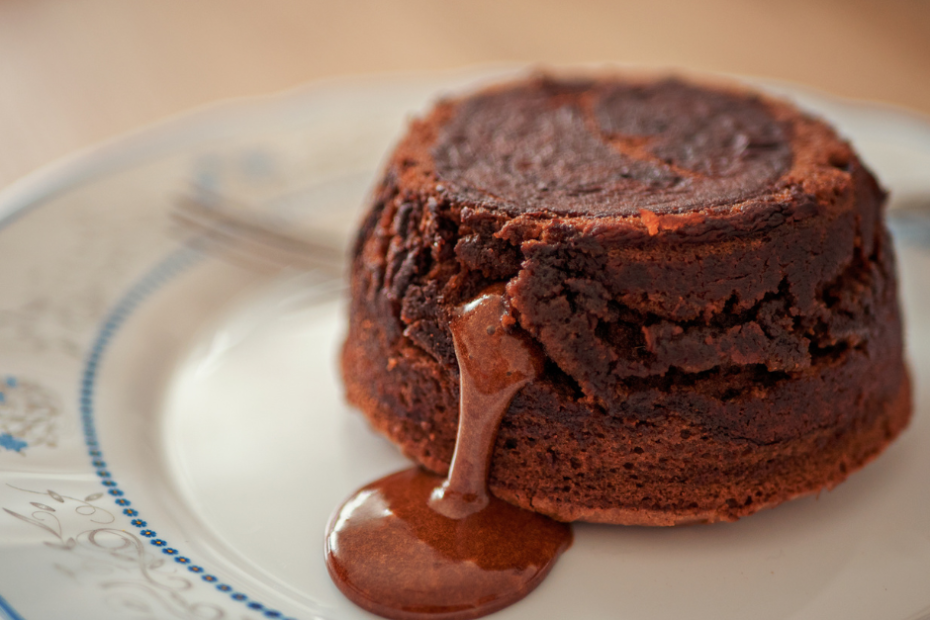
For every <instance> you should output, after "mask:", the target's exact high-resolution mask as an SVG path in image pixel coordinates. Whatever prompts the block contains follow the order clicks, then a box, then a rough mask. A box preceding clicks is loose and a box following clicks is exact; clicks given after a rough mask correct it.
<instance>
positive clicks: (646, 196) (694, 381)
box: [342, 78, 910, 525]
mask: <svg viewBox="0 0 930 620" xmlns="http://www.w3.org/2000/svg"><path fill="white" fill-rule="evenodd" d="M883 201H884V192H883V191H882V190H881V188H880V187H879V186H878V184H877V183H876V181H875V179H874V178H873V177H872V175H871V174H870V173H869V172H868V170H866V169H865V167H864V166H863V165H862V164H861V163H860V161H859V160H858V158H857V157H856V156H855V154H854V153H853V151H852V150H851V149H850V147H849V146H848V145H847V144H846V143H845V142H843V141H842V140H840V139H839V138H838V137H837V136H836V135H835V133H834V132H833V131H832V130H831V129H830V128H829V127H828V126H827V125H826V124H824V123H822V122H821V121H818V120H816V119H813V118H811V117H809V116H806V115H804V114H802V113H800V112H798V111H797V110H795V109H794V108H792V107H790V106H789V105H787V104H785V103H782V102H779V101H773V100H770V99H768V98H765V97H762V96H760V95H756V94H750V93H745V92H742V91H739V90H723V89H719V88H708V87H702V86H696V85H694V84H690V83H687V82H683V81H681V80H677V79H669V80H660V81H632V80H624V79H621V78H605V79H599V80H572V81H564V80H555V79H552V78H535V79H530V80H526V81H523V82H518V83H514V84H509V85H504V86H500V87H496V88H493V89H490V90H487V91H483V92H481V93H478V94H476V95H473V96H471V97H466V98H463V99H454V100H447V101H443V102H440V103H439V104H438V105H437V106H436V107H435V108H434V110H433V111H432V112H431V113H430V114H428V115H427V116H426V117H425V118H423V119H421V120H418V121H414V122H413V124H412V125H411V127H410V130H409V132H408V134H407V136H406V137H405V138H404V139H403V141H402V142H401V143H400V144H399V145H398V147H397V149H396V151H395V153H394V155H393V157H392V159H391V160H390V162H389V164H388V166H387V168H386V171H385V174H384V177H383V179H382V181H381V184H380V185H379V187H378V189H377V191H376V194H375V197H374V200H373V205H372V208H371V210H370V212H369V214H368V216H367V217H366V219H365V221H364V223H363V225H362V227H361V230H360V233H359V237H358V241H357V244H356V246H355V251H354V258H353V265H352V302H351V308H350V325H349V335H348V338H347V341H346V345H345V347H344V351H343V360H342V361H343V375H344V378H345V382H346V386H347V394H348V397H349V400H350V401H351V402H353V403H354V404H356V405H357V406H358V407H359V408H360V409H361V410H362V411H363V412H364V413H365V415H366V416H367V417H368V418H369V420H371V422H372V423H373V425H374V426H375V427H376V428H378V429H379V430H380V431H381V432H383V433H384V434H386V435H387V436H388V437H389V438H390V439H392V440H393V441H394V442H395V443H397V444H398V445H399V446H400V447H401V448H402V449H403V450H404V452H405V453H406V454H407V455H409V456H410V457H411V458H413V459H414V460H416V461H417V462H419V463H421V464H423V465H424V466H425V467H427V468H429V469H431V470H433V471H436V472H437V473H444V472H445V468H447V466H448V462H449V459H450V458H451V454H452V449H453V446H454V441H455V429H456V421H457V403H458V367H457V364H456V360H455V354H454V351H453V347H452V341H451V336H450V333H449V329H448V325H449V321H450V318H451V313H452V311H453V309H454V308H455V307H456V306H458V305H459V304H461V303H463V302H465V301H467V300H469V299H470V298H471V297H473V296H475V295H476V294H477V293H478V292H479V291H481V290H483V289H484V288H486V287H487V286H489V285H492V284H495V283H504V284H506V297H507V300H508V304H509V306H508V309H509V315H508V317H507V321H508V322H507V324H508V326H509V328H511V329H518V330H523V331H525V332H526V333H527V334H528V335H529V336H530V337H531V338H532V339H533V340H534V341H535V342H536V343H537V344H538V345H539V347H540V349H541V350H542V351H544V353H545V356H546V358H547V359H546V368H545V371H544V372H543V374H542V376H541V377H540V378H538V379H537V380H535V381H533V382H532V383H531V384H530V385H528V386H526V387H525V388H523V390H522V391H521V392H520V393H519V394H517V396H516V397H515V398H514V400H513V402H512V403H511V406H510V409H509V410H508V413H507V414H506V416H505V417H504V420H503V422H502V424H501V428H500V430H499V433H498V438H497V443H496V447H495V452H494V457H493V460H492V469H491V476H490V488H491V490H492V492H493V493H494V494H495V495H498V496H499V497H501V498H503V499H506V500H508V501H511V502H513V503H515V504H517V505H519V506H522V507H525V508H530V509H533V510H537V511H539V512H543V513H545V514H549V515H551V516H553V517H555V518H558V519H562V520H587V521H599V522H608V523H626V524H648V525H672V524H679V523H686V522H695V521H704V522H709V521H717V520H732V519H735V518H738V517H741V516H745V515H747V514H751V513H752V512H755V511H756V510H758V509H760V508H762V507H767V506H772V505H775V504H778V503H780V502H782V501H785V500H787V499H791V498H793V497H797V496H800V495H804V494H806V493H812V492H816V491H818V490H820V489H822V488H831V487H832V486H834V485H835V484H838V483H839V482H840V481H842V480H843V479H844V478H845V477H846V476H847V475H848V474H849V473H850V472H851V471H853V470H855V469H857V468H859V467H861V466H862V465H863V464H864V463H865V462H867V461H868V460H870V459H871V458H873V457H874V456H875V455H877V454H878V453H879V452H880V451H881V450H882V449H883V448H884V447H885V446H886V445H887V444H888V443H889V442H890V441H891V440H892V439H893V438H894V437H895V436H896V435H897V434H898V433H899V432H900V431H901V430H902V429H903V428H904V427H905V426H906V424H907V421H908V419H909V415H910V391H909V385H908V383H907V376H906V369H905V366H904V362H903V357H902V336H901V323H900V316H899V310H898V304H897V297H896V279H895V267H894V255H893V252H892V248H891V244H890V239H889V237H888V234H887V231H886V230H885V227H884V225H883V223H882V205H883Z"/></svg>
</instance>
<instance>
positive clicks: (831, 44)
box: [0, 0, 930, 189]
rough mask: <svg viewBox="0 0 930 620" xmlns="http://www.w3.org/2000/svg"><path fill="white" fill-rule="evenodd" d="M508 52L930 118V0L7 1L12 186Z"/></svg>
mask: <svg viewBox="0 0 930 620" xmlns="http://www.w3.org/2000/svg"><path fill="white" fill-rule="evenodd" d="M492 61H528V62H540V63H578V62H592V61H594V62H623V63H637V64H644V65H650V66H660V67H679V68H684V69H687V70H697V71H723V72H732V73H739V74H745V75H756V76H764V77H772V78H780V79H786V80H792V81H795V82H799V83H803V84H806V85H808V86H813V87H816V88H820V89H822V90H825V91H828V92H831V93H834V94H837V95H843V96H848V97H856V98H863V99H871V100H880V101H885V102H890V103H893V104H896V105H901V106H906V107H909V108H912V109H914V110H917V111H920V112H923V113H925V114H930V0H887V1H885V2H865V1H863V0H787V1H783V2H770V1H763V0H707V1H704V2H689V1H688V0H653V1H652V2H633V1H615V2H609V1H606V0H602V1H597V0H593V1H585V0H573V1H565V2H556V1H554V0H536V1H531V0H519V1H512V2H511V1H506V0H467V1H466V0H407V1H402V2H401V1H396V2H393V1H386V0H358V1H343V2H333V1H329V2H322V1H316V0H260V1H259V0H248V1H247V0H158V1H155V0H4V1H3V2H0V189H2V188H4V187H7V186H8V185H10V183H12V182H13V181H15V180H16V179H18V178H20V177H22V176H23V175H25V174H27V173H29V172H30V171H32V170H34V169H36V168H38V167H40V166H42V165H43V164H46V163H49V162H50V161H52V160H54V159H56V158H58V157H61V156H63V155H67V154H68V153H70V152H72V151H74V150H76V149H79V148H81V147H84V146H87V145H90V144H93V143H95V142H98V141H100V140H103V139H106V138H108V137H112V136H114V135H117V134H120V133H122V132H125V131H127V130H130V129H133V128H136V127H138V126H140V125H143V124H146V123H150V122H152V121H155V120H157V119H159V118H163V117H165V116H168V115H171V114H176V113H178V112H182V111H184V110H186V109H189V108H191V107H194V106H198V105H201V104H204V103H208V102H210V101H214V100H217V99H223V98H227V97H236V96H242V95H255V94H262V93H271V92H275V91H279V90H282V89H286V88H290V87H293V86H297V85H300V84H302V83H305V82H307V81H310V80H314V79H318V78H322V77H327V76H334V75H345V74H365V73H374V72H385V71H406V70H424V69H441V68H452V67H459V66H464V65H469V64H474V63H485V62H492Z"/></svg>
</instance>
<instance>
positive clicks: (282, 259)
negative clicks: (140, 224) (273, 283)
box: [171, 196, 343, 273]
mask: <svg viewBox="0 0 930 620" xmlns="http://www.w3.org/2000/svg"><path fill="white" fill-rule="evenodd" d="M223 204H224V203H223V202H221V201H216V203H215V204H209V205H208V204H204V203H203V202H201V201H198V200H195V199H193V198H191V197H189V196H184V197H182V198H181V199H180V200H179V201H177V203H176V206H175V208H174V209H173V211H172V213H171V215H172V219H173V221H174V223H175V224H176V225H177V226H178V228H179V230H181V231H184V232H185V233H192V234H190V235H189V240H190V241H191V242H193V243H196V244H197V245H198V246H201V247H203V248H204V249H207V250H208V251H213V252H215V253H217V254H219V255H221V256H223V257H225V258H228V259H232V260H235V262H237V263H238V264H242V263H245V264H252V265H256V264H257V266H261V267H262V268H264V269H273V268H275V267H277V268H292V269H300V270H313V269H321V268H322V269H326V270H328V271H338V272H339V273H341V272H342V264H343V259H342V251H341V250H339V249H337V248H334V247H332V246H329V245H325V244H321V243H318V242H315V241H313V240H310V239H306V238H299V237H296V236H293V235H289V234H287V233H285V232H283V231H281V230H280V229H276V228H273V227H270V226H268V225H266V224H264V223H261V222H258V221H256V220H255V218H247V217H245V216H243V215H240V214H238V213H235V214H234V213H232V212H231V211H232V210H231V209H229V208H224V207H223V206H221V205H223Z"/></svg>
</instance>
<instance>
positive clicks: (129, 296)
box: [80, 248, 295, 620]
mask: <svg viewBox="0 0 930 620" xmlns="http://www.w3.org/2000/svg"><path fill="white" fill-rule="evenodd" d="M199 257H200V254H199V253H197V252H194V251H192V250H190V249H187V248H185V249H183V250H181V251H179V252H176V253H175V254H172V255H171V256H169V257H168V258H167V259H166V260H164V261H163V262H162V263H161V264H159V265H158V266H156V267H155V268H154V269H153V270H152V271H150V272H149V273H148V274H147V275H146V276H144V277H143V278H142V279H141V280H140V281H139V282H137V283H136V284H135V285H134V286H133V287H132V288H130V289H129V291H128V292H127V293H126V295H125V296H124V297H123V298H122V299H120V300H119V302H117V304H116V306H114V308H113V309H112V310H111V311H110V314H109V315H108V316H107V317H106V318H105V319H104V321H103V325H102V326H101V328H100V331H99V332H97V338H96V339H95V340H94V344H93V346H92V347H91V350H90V355H88V357H87V361H86V362H85V365H84V373H83V377H82V380H81V397H80V409H81V422H82V425H83V428H84V443H85V444H86V445H87V451H88V454H89V455H90V458H91V464H92V465H93V466H94V470H95V471H96V472H97V476H98V477H99V478H100V481H101V483H102V484H103V486H105V487H106V488H107V493H108V494H109V495H110V496H111V497H112V498H113V500H114V501H115V502H116V505H117V506H120V507H121V508H122V509H123V514H124V515H126V516H127V517H130V518H131V519H132V520H131V521H130V522H129V523H130V524H131V525H133V526H135V527H136V528H138V529H139V535H141V536H143V537H145V538H147V539H149V542H150V543H151V544H152V545H153V546H155V547H158V548H159V549H161V552H162V553H164V554H165V555H167V556H170V557H173V558H174V561H175V562H177V563H178V564H181V565H186V566H187V570H189V571H190V572H191V573H194V574H195V575H199V576H200V578H201V579H202V580H203V581H205V582H206V583H209V584H212V585H214V586H215V587H216V589H217V590H219V591H220V592H224V593H227V594H229V596H230V598H231V599H232V600H234V601H238V602H241V603H243V604H244V605H245V606H246V607H248V608H249V609H252V610H255V611H257V612H259V613H262V614H264V616H265V617H266V618H280V619H281V620H295V619H294V618H286V617H285V616H284V614H282V613H281V612H280V611H278V610H276V609H270V608H268V607H266V606H265V605H263V604H262V603H259V602H258V601H253V600H251V599H249V597H248V596H246V595H245V594H243V593H242V592H238V591H236V590H235V589H233V587H232V586H230V585H229V584H226V583H223V582H222V581H221V580H220V579H219V578H218V577H216V576H215V575H213V574H211V573H209V572H208V571H206V570H205V569H204V568H203V567H201V566H198V565H196V564H194V563H193V562H192V561H191V560H190V558H188V557H187V556H185V555H183V554H182V553H181V552H180V551H179V550H178V549H177V548H175V547H173V546H171V545H170V544H168V541H166V540H164V539H162V538H159V537H158V534H156V533H155V531H154V530H152V529H149V525H148V523H147V522H146V521H145V520H144V519H143V518H142V516H141V515H140V514H139V511H138V510H136V509H135V508H132V507H131V506H132V502H131V501H129V499H128V498H127V497H126V494H125V493H124V492H123V490H122V489H120V488H119V484H118V483H117V482H116V480H114V479H113V475H112V474H111V473H110V470H109V469H107V464H106V461H104V460H103V452H102V451H101V449H100V442H99V441H98V439H97V429H96V425H95V424H94V388H95V384H96V380H97V371H98V370H99V368H100V363H101V360H102V359H103V354H104V352H105V351H106V349H107V346H108V345H109V344H110V341H111V340H112V339H113V336H114V335H115V334H116V332H117V330H118V329H119V328H120V327H121V326H122V325H123V323H124V322H125V321H126V319H127V318H128V317H129V315H130V314H132V312H133V311H134V310H135V309H136V308H137V307H138V306H139V304H140V303H141V302H142V301H144V300H145V298H146V297H148V296H149V295H150V294H151V293H153V292H154V291H155V290H156V289H158V288H159V287H160V286H162V285H163V284H165V283H166V282H167V281H168V280H170V279H171V278H173V277H175V276H176V275H178V274H180V273H181V272H182V271H184V270H185V269H187V268H188V267H190V266H191V265H193V264H194V263H195V262H196V261H197V259H198V258H199Z"/></svg>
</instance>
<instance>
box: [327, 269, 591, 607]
mask: <svg viewBox="0 0 930 620" xmlns="http://www.w3.org/2000/svg"><path fill="white" fill-rule="evenodd" d="M502 292H503V290H502V288H500V287H495V288H492V289H488V290H487V291H485V293H483V294H482V295H480V296H479V297H478V298H476V299H475V300H473V301H471V302H469V303H467V304H464V305H463V306H462V307H461V308H459V312H458V315H457V316H456V318H455V319H454V320H453V321H452V324H451V327H452V336H453V340H454V342H455V353H456V356H457V358H458V362H459V372H460V375H461V380H460V399H459V402H460V405H459V428H458V436H457V438H456V444H455V454H454V455H453V457H452V465H451V467H450V468H449V475H448V477H447V478H446V479H445V480H444V481H443V479H442V478H440V477H438V476H435V475H432V474H429V473H427V472H425V471H423V470H421V469H419V468H412V469H408V470H405V471H402V472H399V473H396V474H392V475H390V476H387V477H386V478H382V479H381V480H378V481H376V482H373V483H372V484H369V485H368V486H366V487H364V488H362V489H360V490H359V491H358V492H357V493H356V494H355V495H353V496H352V497H351V498H349V500H348V501H346V502H345V504H343V505H342V507H341V508H339V510H338V511H336V513H335V514H334V515H333V517H332V519H331V520H330V523H329V526H328V528H327V535H326V545H325V557H326V566H327V568H328V569H329V574H330V576H331V577H332V579H333V581H334V582H335V583H336V585H337V586H338V587H339V589H340V590H342V592H343V594H345V595H346V596H347V597H348V598H349V599H351V600H352V601H353V602H355V603H356V604H357V605H359V606H360V607H363V608H365V609H367V610H369V611H371V612H374V613H376V614H379V615H382V616H385V617H388V618H396V619H398V620H412V619H420V618H422V619H427V618H428V619H430V620H436V619H438V618H441V619H443V620H453V619H465V618H477V617H479V616H484V615H487V614H489V613H492V612H494V611H497V610H499V609H502V608H504V607H506V606H508V605H511V604H513V603H515V602H516V601H518V600H520V599H521V598H523V597H524V596H526V595H527V594H529V593H530V592H531V591H532V590H533V588H535V587H536V586H537V585H538V584H539V583H540V582H541V581H542V579H543V578H544V577H545V576H546V574H547V573H548V572H549V570H550V569H551V568H552V566H553V564H554V563H555V560H556V558H558V556H559V554H561V553H562V551H564V550H565V549H567V548H568V546H569V545H570V544H571V541H572V534H571V528H570V527H569V526H568V525H567V524H565V523H559V522H557V521H553V520H552V519H549V518H548V517H545V516H542V515H540V514H537V513H534V512H529V511H526V510H522V509H520V508H517V507H515V506H512V505H510V504H508V503H506V502H504V501H501V500H499V499H497V498H496V497H493V496H492V495H490V494H489V493H488V489H487V479H488V469H489V466H490V461H491V451H492V450H493V448H494V440H495V438H496V436H497V428H498V425H499V424H500V420H501V418H502V417H503V415H504V412H505V411H506V410H507V407H508V405H509V404H510V400H511V399H512V398H513V396H514V395H515V394H516V393H517V392H518V391H519V390H520V389H521V388H522V387H523V386H524V385H526V384H527V383H528V382H529V381H531V380H533V378H535V377H536V376H537V375H538V374H539V373H540V372H541V371H542V362H541V359H540V356H539V355H538V354H537V353H536V351H535V350H534V349H533V346H532V345H531V344H530V343H529V342H527V340H526V337H525V336H524V335H522V334H519V333H508V332H507V331H506V330H505V329H504V327H503V326H502V324H501V319H502V317H503V315H504V311H505V308H504V300H503V297H502V295H501V294H502Z"/></svg>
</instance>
